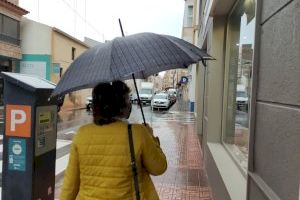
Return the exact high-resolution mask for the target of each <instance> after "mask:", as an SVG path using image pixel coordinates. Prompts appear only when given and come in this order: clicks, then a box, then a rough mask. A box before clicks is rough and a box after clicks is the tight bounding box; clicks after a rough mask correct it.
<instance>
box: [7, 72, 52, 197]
mask: <svg viewBox="0 0 300 200" xmlns="http://www.w3.org/2000/svg"><path fill="white" fill-rule="evenodd" d="M2 76H3V78H4V105H5V107H4V109H5V131H4V138H3V165H2V199H5V200H21V199H22V200H50V199H51V200H53V199H54V189H55V187H54V184H55V160H56V137H57V123H56V122H57V120H56V119H57V106H56V101H55V100H49V97H50V95H51V92H52V90H53V89H54V88H55V84H53V83H51V82H49V81H47V80H44V79H41V78H38V77H35V76H30V75H24V74H18V73H8V72H2Z"/></svg>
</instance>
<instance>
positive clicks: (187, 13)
mask: <svg viewBox="0 0 300 200" xmlns="http://www.w3.org/2000/svg"><path fill="white" fill-rule="evenodd" d="M196 4H197V2H196V1H195V0H185V3H184V16H183V27H182V36H181V38H182V39H184V40H186V41H188V42H190V43H192V44H194V43H195V31H196V28H197V26H196V24H197V22H198V20H197V19H196V17H195V15H196V11H197V6H196ZM195 73H196V65H191V66H189V67H188V73H187V77H188V83H187V85H186V86H184V87H185V89H187V91H188V93H187V94H188V96H187V99H188V103H189V110H190V111H191V112H194V111H195V107H196V106H197V105H196V104H195V101H196V99H195V98H196V96H195V89H196V88H195V87H196V84H195V81H196V79H195V75H196V74H195Z"/></svg>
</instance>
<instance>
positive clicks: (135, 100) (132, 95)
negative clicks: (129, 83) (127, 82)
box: [130, 93, 138, 103]
mask: <svg viewBox="0 0 300 200" xmlns="http://www.w3.org/2000/svg"><path fill="white" fill-rule="evenodd" d="M130 100H131V102H132V103H137V101H138V98H137V95H136V93H132V94H130Z"/></svg>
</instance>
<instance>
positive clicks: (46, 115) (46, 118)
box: [39, 112, 51, 124]
mask: <svg viewBox="0 0 300 200" xmlns="http://www.w3.org/2000/svg"><path fill="white" fill-rule="evenodd" d="M50 121H51V112H41V113H39V123H40V124H44V123H49V122H50Z"/></svg>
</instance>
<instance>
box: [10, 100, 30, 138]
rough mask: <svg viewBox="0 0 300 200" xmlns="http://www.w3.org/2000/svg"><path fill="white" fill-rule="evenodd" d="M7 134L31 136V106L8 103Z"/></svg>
mask: <svg viewBox="0 0 300 200" xmlns="http://www.w3.org/2000/svg"><path fill="white" fill-rule="evenodd" d="M5 109H6V118H5V134H6V135H7V136H17V137H30V136H31V106H24V105H9V104H8V105H6V107H5Z"/></svg>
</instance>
